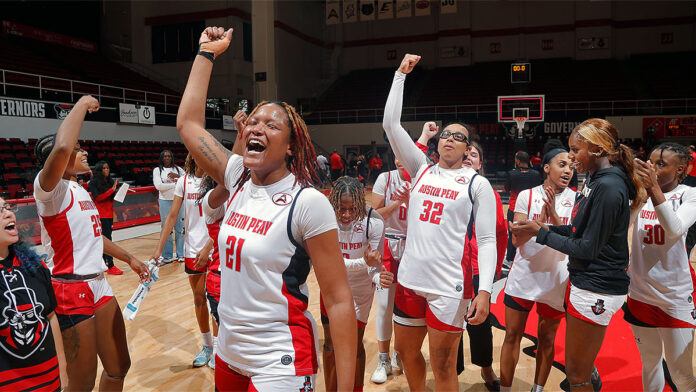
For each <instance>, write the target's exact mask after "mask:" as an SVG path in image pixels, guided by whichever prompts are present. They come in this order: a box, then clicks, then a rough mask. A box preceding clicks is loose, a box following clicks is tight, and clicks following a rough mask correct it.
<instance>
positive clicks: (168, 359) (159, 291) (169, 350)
mask: <svg viewBox="0 0 696 392" xmlns="http://www.w3.org/2000/svg"><path fill="white" fill-rule="evenodd" d="M158 238H159V234H150V235H146V236H142V237H139V238H134V239H129V240H124V241H120V242H118V244H119V245H120V246H122V247H124V248H125V249H127V250H128V251H129V252H131V253H132V254H134V255H135V256H136V257H138V258H140V259H141V260H146V259H148V258H149V257H150V255H151V254H152V252H153V250H154V249H155V247H156V245H157V240H158ZM116 264H117V266H118V267H119V268H121V269H123V270H124V271H125V273H124V274H123V275H120V276H111V275H109V276H108V280H109V283H110V284H111V286H112V288H113V290H114V293H115V295H116V298H117V299H118V302H119V304H120V305H121V308H123V305H124V304H125V303H126V302H127V301H128V300H129V299H130V297H131V295H132V294H133V291H134V290H135V288H136V287H137V285H138V281H137V278H136V276H135V275H134V274H133V273H132V271H131V270H130V269H129V268H128V267H127V266H126V265H125V264H124V263H122V262H119V261H116ZM307 284H308V286H309V291H310V303H309V310H310V312H311V313H312V315H313V316H314V319H315V320H316V321H317V325H318V333H319V340H320V342H319V343H320V346H321V344H322V342H323V330H322V328H321V325H320V321H319V320H320V317H319V285H318V283H317V281H316V278H315V276H314V272H313V271H312V273H311V274H310V276H309V279H308V282H307ZM374 317H375V305H373V307H372V311H371V314H370V320H369V323H368V325H367V328H366V332H365V339H364V342H365V349H366V351H367V366H366V372H365V388H364V390H365V391H407V390H408V384H407V382H406V377H405V376H404V375H402V374H401V373H399V372H397V373H396V374H395V375H392V376H390V377H389V380H388V381H387V382H386V383H384V384H381V385H377V384H373V383H372V382H371V381H370V376H371V375H372V371H373V370H374V368H375V366H376V364H377V340H376V338H375V319H374ZM126 330H127V333H128V346H129V349H130V355H131V361H132V365H131V369H130V372H129V373H128V376H127V377H126V382H125V388H124V390H126V391H213V390H214V374H213V370H211V369H210V368H208V367H202V368H192V366H191V362H192V361H193V357H194V356H195V355H196V353H197V352H198V351H199V350H200V347H201V344H202V342H201V337H200V333H199V331H198V326H197V323H196V318H195V314H194V310H193V297H192V294H191V289H190V287H189V283H188V279H187V276H186V273H185V272H184V265H183V263H172V264H169V265H166V266H163V267H162V268H161V270H160V280H159V281H158V282H157V283H156V284H155V285H154V287H153V289H152V291H151V292H150V293H149V295H148V297H147V298H146V299H145V302H144V303H143V304H142V307H141V309H140V310H139V313H138V315H137V317H136V319H135V320H134V321H127V320H126ZM504 335H505V334H504V331H501V330H499V329H497V328H493V369H494V370H495V371H496V374H499V367H500V364H499V360H500V347H501V345H502V341H503V338H504ZM426 339H427V337H426ZM468 344H469V340H468V337H467V334H466V333H465V334H464V345H465V346H464V347H465V355H466V370H465V371H464V373H462V374H461V375H460V376H459V390H460V391H486V388H485V387H484V385H483V381H482V380H481V376H480V369H479V368H478V367H477V366H475V365H472V364H471V361H470V357H469V350H468ZM392 345H393V341H392ZM532 345H533V344H532V342H531V341H529V340H527V339H523V340H522V344H521V348H525V347H528V346H532ZM427 347H428V346H427V341H426V342H425V343H424V345H423V353H424V355H425V358H426V361H427V360H428V352H427ZM694 363H695V364H696V361H695V362H694ZM534 370H535V360H534V358H532V357H530V356H528V355H525V354H524V353H520V360H519V364H518V365H517V370H516V373H515V380H514V383H513V385H512V389H513V390H514V391H528V390H530V388H531V386H532V384H533V378H534ZM99 371H100V372H101V369H100V370H99ZM564 378H565V375H564V374H563V373H562V372H560V371H559V370H558V369H556V368H552V369H551V374H550V376H549V380H548V382H547V384H546V387H545V389H546V390H548V391H560V388H559V384H560V382H561V381H562V380H563V379H564ZM316 384H317V388H316V389H315V390H317V391H323V390H324V380H323V375H322V373H321V371H320V372H319V375H318V377H317V383H316ZM427 387H428V389H430V390H434V378H433V375H432V372H431V371H430V369H428V375H427ZM95 390H96V388H95Z"/></svg>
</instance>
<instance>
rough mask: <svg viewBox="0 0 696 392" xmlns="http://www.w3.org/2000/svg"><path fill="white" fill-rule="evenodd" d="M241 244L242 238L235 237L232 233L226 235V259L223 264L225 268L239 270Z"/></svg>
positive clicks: (242, 244)
mask: <svg viewBox="0 0 696 392" xmlns="http://www.w3.org/2000/svg"><path fill="white" fill-rule="evenodd" d="M242 246H244V239H243V238H239V239H238V238H237V237H235V236H233V235H231V236H229V237H227V252H225V253H226V254H227V260H225V265H226V266H227V268H229V269H232V270H235V271H240V270H241V268H242V256H241V254H242Z"/></svg>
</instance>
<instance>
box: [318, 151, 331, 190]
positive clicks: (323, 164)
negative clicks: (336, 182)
mask: <svg viewBox="0 0 696 392" xmlns="http://www.w3.org/2000/svg"><path fill="white" fill-rule="evenodd" d="M317 166H318V167H319V176H320V177H321V183H322V185H326V183H327V182H329V180H330V178H329V161H328V159H326V157H325V156H324V155H322V154H319V155H317Z"/></svg>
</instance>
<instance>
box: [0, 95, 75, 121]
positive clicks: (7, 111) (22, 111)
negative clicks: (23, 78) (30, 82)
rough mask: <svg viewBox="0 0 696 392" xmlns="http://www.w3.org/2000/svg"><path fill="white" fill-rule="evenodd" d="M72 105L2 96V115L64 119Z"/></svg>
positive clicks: (0, 107)
mask: <svg viewBox="0 0 696 392" xmlns="http://www.w3.org/2000/svg"><path fill="white" fill-rule="evenodd" d="M72 107H73V105H70V104H61V103H53V102H35V101H25V100H23V99H13V98H0V116H12V117H34V118H56V119H58V120H63V119H65V117H67V116H68V113H70V110H71V109H72Z"/></svg>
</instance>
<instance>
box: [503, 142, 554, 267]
mask: <svg viewBox="0 0 696 392" xmlns="http://www.w3.org/2000/svg"><path fill="white" fill-rule="evenodd" d="M543 182H544V179H543V178H541V173H539V172H538V171H536V170H534V169H532V168H530V167H529V154H528V153H526V152H524V151H517V153H516V154H515V168H514V169H512V170H510V171H508V172H507V176H506V178H505V192H510V201H509V202H508V212H507V220H508V227H512V221H513V218H514V216H515V203H516V202H517V195H518V194H519V193H520V192H521V191H523V190H525V189H532V188H534V187H535V186H538V185H541V184H542V183H543ZM508 234H509V233H508ZM516 252H517V248H515V246H514V245H513V244H512V236H511V235H509V236H508V246H507V255H506V256H505V260H506V266H507V267H510V265H512V261H513V260H514V259H515V253H516Z"/></svg>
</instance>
